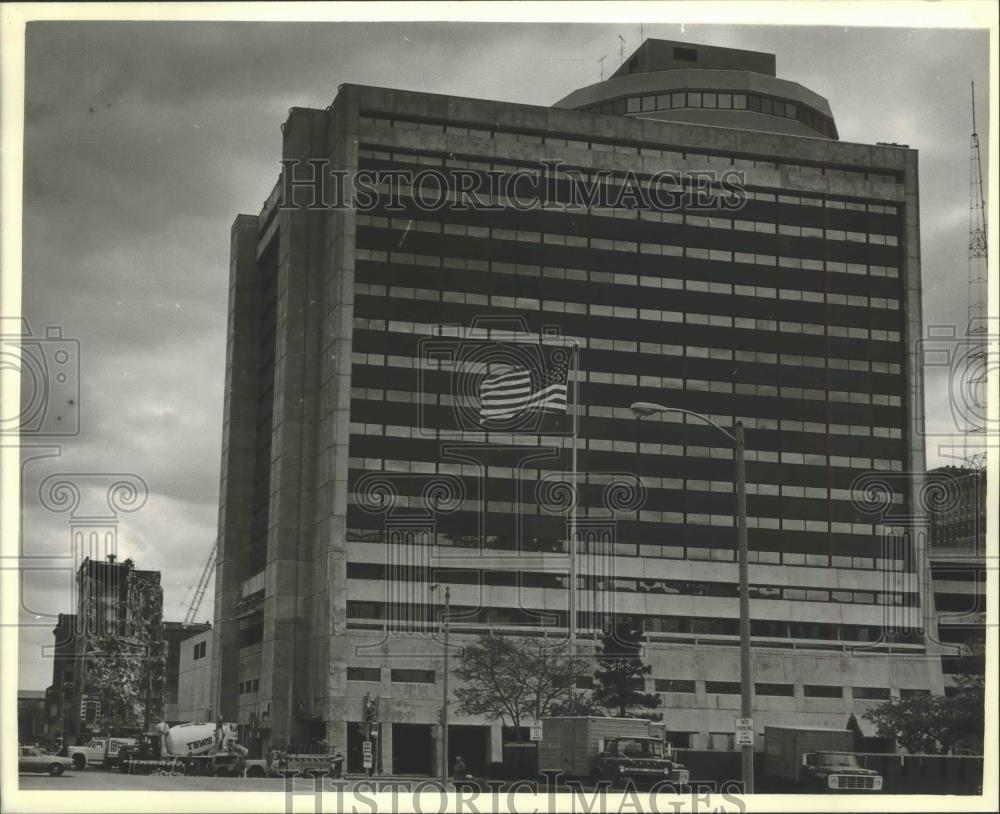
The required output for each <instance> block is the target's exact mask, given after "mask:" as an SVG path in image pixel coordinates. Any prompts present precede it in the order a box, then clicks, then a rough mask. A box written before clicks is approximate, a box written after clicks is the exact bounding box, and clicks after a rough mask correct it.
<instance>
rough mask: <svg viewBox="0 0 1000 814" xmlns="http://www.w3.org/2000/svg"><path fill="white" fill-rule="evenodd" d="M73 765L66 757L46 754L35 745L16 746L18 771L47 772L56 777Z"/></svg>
mask: <svg viewBox="0 0 1000 814" xmlns="http://www.w3.org/2000/svg"><path fill="white" fill-rule="evenodd" d="M72 766H73V761H72V760H70V758H68V757H60V756H59V755H47V754H45V752H43V751H42V750H41V749H39V748H38V747H37V746H19V747H18V748H17V770H18V771H19V772H48V773H49V774H50V775H52V776H53V777H58V776H59V775H61V774H62V773H63V772H64V771H66V769H70V768H72Z"/></svg>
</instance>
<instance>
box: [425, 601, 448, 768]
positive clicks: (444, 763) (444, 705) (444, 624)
mask: <svg viewBox="0 0 1000 814" xmlns="http://www.w3.org/2000/svg"><path fill="white" fill-rule="evenodd" d="M439 587H441V586H440V585H438V584H436V583H435V584H434V585H431V586H430V590H431V591H436V590H437V589H438V588H439ZM450 615H451V586H449V585H446V586H445V588H444V617H443V618H442V619H441V633H442V634H443V644H444V654H443V655H444V659H443V668H444V678H443V681H442V682H441V688H442V692H441V783H442V784H445V783H447V782H448V617H449V616H450Z"/></svg>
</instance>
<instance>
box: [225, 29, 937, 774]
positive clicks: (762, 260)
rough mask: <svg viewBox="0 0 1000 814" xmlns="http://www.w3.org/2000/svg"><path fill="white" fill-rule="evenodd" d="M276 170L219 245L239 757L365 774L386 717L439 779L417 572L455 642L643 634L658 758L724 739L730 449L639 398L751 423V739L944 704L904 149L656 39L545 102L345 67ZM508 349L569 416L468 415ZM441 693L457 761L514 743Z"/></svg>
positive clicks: (413, 765)
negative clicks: (932, 609)
mask: <svg viewBox="0 0 1000 814" xmlns="http://www.w3.org/2000/svg"><path fill="white" fill-rule="evenodd" d="M282 158H283V160H284V164H283V175H282V176H281V177H279V179H278V182H277V183H276V185H275V186H274V188H273V190H272V191H271V192H270V194H269V196H268V198H267V200H266V202H265V203H264V206H263V208H262V210H261V211H260V213H259V214H257V215H239V216H238V217H237V218H236V221H235V223H234V225H233V229H232V255H231V258H232V259H231V269H230V275H231V276H230V304H229V342H228V348H227V382H226V406H225V424H224V435H223V438H224V440H223V462H222V480H221V507H220V528H219V535H220V536H219V564H218V571H217V577H216V608H215V631H216V635H217V639H216V646H215V648H214V653H213V692H214V695H215V699H216V700H215V706H216V707H217V708H218V709H219V711H220V713H221V714H222V715H223V717H224V718H225V719H226V720H239V721H240V723H241V724H242V725H243V727H244V733H245V736H246V741H247V743H248V744H249V745H250V746H251V747H252V748H264V747H266V746H268V745H271V744H279V743H286V742H289V741H292V742H295V741H309V740H311V739H314V738H326V739H327V740H328V741H329V743H330V744H331V745H338V746H340V747H341V748H344V747H347V755H348V764H349V768H350V769H356V768H360V765H361V755H362V750H361V743H362V741H363V740H365V739H369V738H371V732H372V731H373V730H374V733H375V739H374V740H375V752H376V755H377V757H380V760H381V768H382V770H383V771H390V770H391V771H395V772H431V771H432V770H433V769H434V767H435V766H436V765H437V760H438V759H439V755H440V752H439V751H438V750H439V744H438V737H439V717H438V714H439V709H440V703H441V694H442V686H441V679H442V676H441V671H442V660H441V656H440V653H441V642H440V640H439V638H437V637H436V635H435V633H434V631H435V630H436V626H437V623H438V621H439V619H440V613H441V603H442V601H443V600H442V597H441V594H442V593H443V590H442V589H437V588H434V586H442V587H443V586H447V587H449V588H450V597H451V600H450V601H451V615H450V620H451V621H450V633H451V641H452V643H456V642H457V643H458V644H459V645H461V643H462V642H463V641H467V640H468V637H470V636H472V635H475V634H476V633H478V632H483V631H487V630H504V631H513V632H521V633H524V634H526V635H528V634H530V635H536V636H539V637H541V636H544V637H547V638H554V639H560V638H564V637H567V636H570V635H573V636H575V638H576V641H577V644H578V647H579V648H580V650H581V651H582V652H586V651H592V648H593V644H594V637H595V634H596V633H597V632H598V631H599V629H600V628H601V626H602V625H603V624H606V623H607V621H608V615H609V614H610V613H611V612H615V613H618V614H623V615H628V616H630V617H632V618H633V619H635V620H636V621H637V622H638V623H640V624H641V626H642V628H643V629H644V631H645V633H646V642H647V646H646V659H647V661H648V662H649V663H650V664H651V665H652V667H653V670H652V675H651V677H650V686H649V689H650V690H651V691H657V692H661V693H663V702H664V705H663V713H664V723H665V725H666V728H667V730H668V731H669V733H670V737H671V739H672V740H673V741H674V742H675V743H676V744H677V745H690V746H694V747H702V748H704V747H708V748H723V749H724V748H728V747H729V746H730V744H731V742H732V735H731V733H732V732H733V723H734V721H733V719H734V716H736V715H737V710H738V708H739V695H738V693H739V685H738V677H739V672H738V657H737V642H738V637H737V633H738V604H739V603H738V597H737V564H736V562H735V547H736V530H735V528H734V525H735V524H734V514H735V496H734V487H733V481H734V461H733V449H732V445H731V443H730V441H729V440H728V439H727V437H726V436H725V435H724V434H723V433H722V432H720V431H719V429H718V428H714V427H712V426H711V425H708V424H705V423H703V422H699V421H697V420H695V419H693V418H691V419H688V420H687V421H686V422H685V420H684V418H683V416H680V420H677V419H678V415H677V414H672V413H664V414H661V415H660V417H659V418H656V417H653V418H647V419H645V420H643V421H641V422H640V421H637V420H636V419H635V417H634V416H633V414H632V412H631V411H630V410H629V405H630V404H631V403H632V402H635V401H651V402H659V403H663V404H665V405H668V406H671V407H677V408H683V409H685V410H689V411H694V412H697V413H701V414H705V415H707V416H708V417H709V418H710V419H711V420H712V421H714V422H715V423H716V424H718V425H719V427H721V428H722V429H724V430H726V429H727V430H729V431H731V430H732V428H733V425H734V422H735V421H736V420H737V419H738V420H741V421H742V422H743V424H744V425H745V427H746V440H747V480H748V485H747V487H748V488H747V490H748V495H749V496H748V514H749V521H748V525H749V543H750V549H751V551H750V559H751V563H750V581H751V597H750V609H751V617H752V623H751V631H752V636H753V647H754V678H755V701H754V705H755V717H756V719H757V726H758V731H759V732H762V731H763V729H762V726H763V725H766V724H767V723H774V724H780V723H800V724H811V725H826V726H841V727H842V726H844V725H845V724H846V721H847V718H848V716H849V714H850V713H851V712H855V713H860V712H862V711H863V710H864V709H866V708H867V707H868V706H870V705H871V704H873V703H878V702H880V701H881V700H885V699H888V698H891V697H894V696H898V695H906V694H907V693H911V692H926V691H928V690H931V691H935V692H940V691H941V689H942V687H941V683H942V682H941V674H940V663H939V660H938V659H937V658H932V657H930V654H929V653H928V651H927V644H926V642H925V637H924V625H925V620H924V617H925V616H926V615H927V613H926V607H925V606H926V602H925V599H926V598H925V595H924V594H925V588H924V587H923V586H924V585H925V584H926V580H925V578H924V577H925V576H926V575H925V574H924V573H923V572H924V570H925V553H926V552H925V546H926V544H925V540H924V534H923V530H922V527H921V526H920V523H919V522H918V521H919V517H918V515H919V512H918V511H917V510H916V509H915V508H913V507H916V506H917V505H918V503H919V498H920V495H919V492H920V489H921V483H920V479H919V478H918V477H915V476H913V475H912V474H911V473H919V472H922V471H923V468H924V460H923V447H922V433H921V427H922V423H921V422H922V418H921V413H920V404H921V372H920V368H919V360H918V359H917V358H916V356H915V355H914V354H912V353H910V352H909V351H908V349H909V348H911V347H914V345H913V342H914V340H915V339H917V338H918V337H919V336H920V325H921V314H920V255H919V251H920V247H919V212H918V198H917V155H916V152H915V151H913V150H910V149H908V148H905V147H901V146H897V145H869V144H850V143H844V142H841V141H839V140H838V135H837V129H836V125H835V122H834V119H833V114H832V112H831V110H830V106H829V104H828V103H827V102H826V100H825V99H823V98H822V97H821V96H819V95H817V94H816V93H814V92H812V91H809V90H807V89H806V88H804V87H802V86H801V85H799V84H797V83H795V82H792V81H789V80H784V79H779V78H777V77H776V75H775V58H774V56H773V55H770V54H763V53H756V52H747V51H737V50H733V49H722V48H714V47H709V46H701V45H690V44H684V43H675V42H666V41H660V40H649V41H647V42H645V43H644V44H643V45H642V46H641V47H640V48H639V49H638V50H637V51H636V52H635V54H634V55H632V56H631V57H630V58H629V59H628V60H626V62H625V63H624V64H623V66H622V68H621V70H619V71H618V72H617V73H616V74H615V75H614V76H612V77H610V78H609V79H608V80H606V81H603V82H600V83H598V84H596V85H592V86H589V87H586V88H583V89H580V90H578V91H576V92H574V93H572V94H570V95H569V96H568V97H566V98H565V99H563V100H561V101H559V102H557V103H556V104H555V105H553V106H552V107H538V106H531V105H519V104H511V103H507V102H494V101H484V100H478V99H467V98H459V97H451V96H441V95H433V94H425V93H414V92H409V91H401V90H391V89H385V88H375V87H362V86H356V85H343V86H341V87H340V89H339V92H338V94H337V97H336V99H335V100H334V101H333V103H332V104H331V105H330V107H329V108H327V109H325V110H312V109H302V108H293V109H292V110H291V111H290V113H289V117H288V120H287V121H286V122H285V124H284V126H283V151H282ZM317 179H323V188H322V189H320V188H318V186H317V184H318V183H319V181H318V180H317ZM345 179H347V180H346V181H345ZM442 179H444V180H442ZM293 181H294V182H295V183H292V182H293ZM341 182H343V183H341ZM456 184H461V185H462V186H461V187H459V188H457V189H456V186H455V185H456ZM345 187H350V188H351V189H354V190H355V191H357V193H358V194H357V195H356V196H355V197H354V198H353V199H351V196H350V195H344V194H343V190H344V188H345ZM469 190H474V194H475V195H476V197H477V199H478V200H477V203H478V204H479V205H476V206H462V205H461V204H463V203H468V202H469V200H468V199H469V198H470V195H472V194H473V193H472V192H470V191H469ZM338 198H345V199H347V200H346V203H347V204H348V205H346V206H342V205H339V204H340V203H344V201H338ZM352 203H353V204H355V205H350V204H352ZM307 204H311V206H307ZM503 364H506V365H508V367H507V368H506V370H508V371H509V372H511V373H513V374H517V375H524V376H525V380H524V387H525V388H526V389H527V390H529V391H532V392H535V391H538V390H540V389H541V388H544V387H548V388H552V387H558V383H559V382H560V381H561V380H562V377H563V376H564V375H565V376H566V377H568V379H569V385H568V388H567V395H568V410H567V414H566V415H558V414H551V415H547V416H545V418H544V420H543V421H541V422H540V423H538V424H535V425H532V426H523V425H521V424H516V422H515V423H514V425H511V424H505V423H504V422H503V421H502V420H501V421H499V422H497V421H494V420H492V419H488V418H487V419H486V420H484V417H483V414H482V413H481V411H480V408H481V405H480V399H481V397H482V396H483V395H484V394H486V393H488V392H489V384H487V383H488V382H493V383H494V384H495V383H496V382H498V381H500V380H501V379H502V375H501V374H502V371H503V370H504V369H505V368H503V367H500V366H501V365H503ZM498 369H499V371H500V374H498V373H497V371H498ZM564 370H565V371H566V372H565V373H564V372H563V371H564ZM498 375H499V378H494V377H495V376H498ZM484 384H486V386H485V387H484ZM574 438H575V441H574ZM574 443H575V450H576V455H575V456H574V455H573V454H572V449H573V445H574ZM574 457H575V459H576V471H577V472H578V473H579V482H580V496H579V500H578V501H577V504H578V505H577V506H576V509H575V511H573V510H572V509H571V507H570V506H569V503H567V502H566V501H565V500H564V498H565V494H564V492H562V491H561V490H560V488H559V487H560V484H561V483H563V482H569V481H571V480H572V475H571V470H572V466H573V460H574ZM574 523H575V527H576V530H577V534H578V539H579V540H580V543H579V545H578V547H577V552H576V553H575V555H573V554H571V552H570V549H569V546H568V544H567V540H568V539H569V537H570V529H571V527H573V525H574ZM571 575H575V576H576V580H575V582H574V581H572V580H571ZM432 589H433V590H432ZM574 611H575V613H574ZM574 623H575V624H574ZM453 659H454V657H453ZM452 664H454V660H453V661H452ZM452 686H453V687H454V684H453V685H452ZM247 687H250V688H251V689H250V690H249V691H247V689H246V688H247ZM376 700H377V704H376V703H375V702H376ZM452 707H453V716H452V723H453V727H452V729H451V730H450V748H449V751H450V753H451V756H452V757H453V756H454V755H455V754H461V755H462V756H463V758H464V760H465V762H466V764H467V765H468V766H469V767H470V769H473V770H475V769H476V768H477V767H478V766H480V765H481V764H483V763H484V762H486V761H488V760H499V759H500V749H501V743H502V740H503V738H504V737H506V736H507V735H508V734H509V733H505V732H504V731H503V730H502V729H501V727H500V725H499V724H498V723H496V722H489V721H486V720H483V719H477V718H467V717H462V716H457V715H455V714H454V704H453V705H452ZM373 710H377V715H376V714H375V713H374V712H373ZM376 717H377V721H378V723H375V722H374V720H373V719H374V718H376ZM373 724H374V726H373Z"/></svg>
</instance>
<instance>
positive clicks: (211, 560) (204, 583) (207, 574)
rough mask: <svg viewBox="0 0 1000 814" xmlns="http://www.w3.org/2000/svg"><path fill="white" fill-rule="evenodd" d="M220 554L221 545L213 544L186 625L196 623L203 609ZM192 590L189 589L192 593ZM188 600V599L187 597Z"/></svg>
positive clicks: (186, 616)
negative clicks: (196, 617) (199, 612)
mask: <svg viewBox="0 0 1000 814" xmlns="http://www.w3.org/2000/svg"><path fill="white" fill-rule="evenodd" d="M218 554H219V544H218V542H215V543H213V544H212V550H211V551H209V552H208V559H207V560H205V567H204V568H203V569H202V571H201V576H200V577H199V578H198V584H197V586H196V587H195V589H194V596H193V597H192V598H191V604H190V605H188V609H187V613H186V614H185V615H184V624H185V625H190V624H191V623H192V622H194V617H195V616H196V615H197V614H198V608H200V607H201V600H203V599H204V598H205V591H207V590H208V583H209V581H210V580H211V579H212V574H214V573H215V563H216V560H217V559H218ZM190 591H191V589H190V588H188V592H189V593H190ZM185 598H186V597H185Z"/></svg>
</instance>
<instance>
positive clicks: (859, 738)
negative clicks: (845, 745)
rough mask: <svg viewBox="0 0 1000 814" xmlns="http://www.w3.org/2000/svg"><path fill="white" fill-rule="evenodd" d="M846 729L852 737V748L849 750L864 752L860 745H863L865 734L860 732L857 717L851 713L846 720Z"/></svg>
mask: <svg viewBox="0 0 1000 814" xmlns="http://www.w3.org/2000/svg"><path fill="white" fill-rule="evenodd" d="M847 729H848V730H849V731H850V732H851V733H852V734H853V735H854V746H853V747H851V748H852V749H853V750H854V751H855V752H862V751H864V750H863V749H862V745H863V744H864V739H865V733H864V732H862V731H861V724H859V723H858V717H857V716H856V715H855V714H854V713H853V712H852V713H851V715H850V717H849V718H848V719H847Z"/></svg>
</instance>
